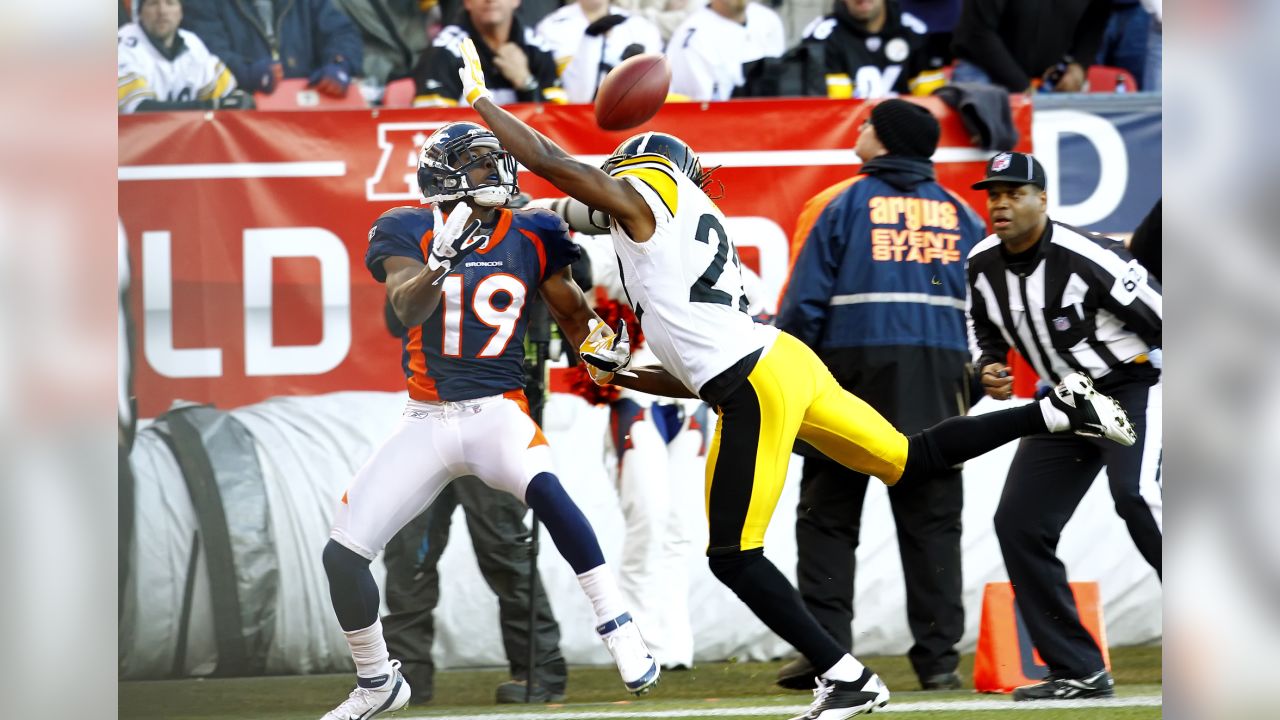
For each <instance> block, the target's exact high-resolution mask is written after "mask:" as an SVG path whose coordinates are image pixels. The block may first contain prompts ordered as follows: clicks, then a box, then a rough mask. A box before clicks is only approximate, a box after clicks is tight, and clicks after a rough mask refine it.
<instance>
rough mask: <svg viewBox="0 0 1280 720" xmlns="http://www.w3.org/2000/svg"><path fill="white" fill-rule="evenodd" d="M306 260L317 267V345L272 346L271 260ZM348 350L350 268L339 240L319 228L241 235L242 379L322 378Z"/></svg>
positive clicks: (260, 230)
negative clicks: (319, 314)
mask: <svg viewBox="0 0 1280 720" xmlns="http://www.w3.org/2000/svg"><path fill="white" fill-rule="evenodd" d="M278 257H308V258H311V257H313V258H316V259H318V260H319V261H320V304H321V307H322V318H323V322H322V326H321V327H322V328H323V329H322V333H321V340H320V342H319V343H317V344H315V345H289V346H277V345H275V344H274V339H273V335H272V327H271V275H272V260H274V259H275V258H278ZM350 350H351V267H350V261H349V260H348V258H347V249H346V247H345V246H344V245H343V244H342V240H341V239H339V238H338V236H337V235H334V234H333V233H332V232H329V231H328V230H325V229H324V228H315V227H310V228H271V229H248V230H245V231H244V371H245V375H248V376H254V375H321V374H324V373H327V372H329V371H330V370H332V369H334V368H335V367H337V366H338V365H339V364H340V363H341V362H342V361H343V360H344V359H346V357H347V353H348V352H349V351H350Z"/></svg>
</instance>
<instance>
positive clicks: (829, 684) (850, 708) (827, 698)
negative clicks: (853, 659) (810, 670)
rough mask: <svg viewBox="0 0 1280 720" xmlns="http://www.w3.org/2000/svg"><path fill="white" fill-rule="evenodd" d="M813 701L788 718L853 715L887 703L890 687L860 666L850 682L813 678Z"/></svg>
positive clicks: (825, 719) (827, 719)
mask: <svg viewBox="0 0 1280 720" xmlns="http://www.w3.org/2000/svg"><path fill="white" fill-rule="evenodd" d="M814 679H815V680H816V681H817V683H818V687H816V688H814V690H813V704H811V705H810V706H809V709H808V710H806V711H805V712H804V714H802V715H797V716H795V717H793V718H791V720H844V719H845V718H851V717H853V716H854V715H863V714H868V713H872V712H874V711H876V710H879V709H880V708H882V707H884V706H885V705H888V704H889V688H887V687H885V684H884V683H883V682H882V681H881V680H880V676H878V675H876V674H875V673H873V672H871V670H869V669H865V668H864V669H863V671H862V677H859V678H858V679H857V680H854V681H852V682H845V681H842V680H828V679H826V678H824V677H818V678H814Z"/></svg>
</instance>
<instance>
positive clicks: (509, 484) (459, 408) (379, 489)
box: [329, 395, 554, 560]
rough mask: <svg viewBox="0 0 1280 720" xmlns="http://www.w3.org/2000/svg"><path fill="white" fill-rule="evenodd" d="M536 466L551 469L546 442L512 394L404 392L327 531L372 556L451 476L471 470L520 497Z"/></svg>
mask: <svg viewBox="0 0 1280 720" xmlns="http://www.w3.org/2000/svg"><path fill="white" fill-rule="evenodd" d="M520 399H521V400H523V398H522V397H521V398H520ZM543 472H554V470H553V465H552V456H551V448H550V447H548V446H547V441H546V438H545V437H543V435H542V431H541V430H539V429H538V426H537V425H536V424H535V423H534V422H533V418H531V417H529V415H528V413H526V412H525V410H524V407H523V406H522V403H521V402H518V401H517V400H516V399H513V398H509V397H504V396H502V395H493V396H490V397H485V398H478V399H476V400H464V401H461V402H420V401H418V400H410V401H409V402H408V404H407V405H406V406H405V409H404V414H403V415H402V417H401V419H400V425H399V426H398V427H397V428H396V431H395V433H393V434H392V435H391V437H390V438H388V439H387V441H386V442H385V443H383V445H382V447H380V448H378V450H377V451H376V452H374V454H373V457H371V458H369V461H368V462H366V463H365V464H364V467H362V468H360V470H359V472H357V473H356V476H355V479H354V480H352V481H351V486H350V487H349V488H348V489H347V492H346V493H345V494H344V495H343V496H342V499H341V500H340V501H339V503H338V510H337V512H336V513H335V514H334V520H333V529H332V531H331V532H330V533H329V536H330V537H331V538H333V539H334V540H335V541H337V542H338V543H339V544H341V545H342V546H343V547H346V548H348V549H350V550H351V551H352V552H355V553H357V554H359V555H361V556H363V557H366V558H368V559H370V560H372V559H373V558H374V557H376V556H377V554H378V553H380V552H382V548H384V547H385V546H386V544H387V542H388V541H390V540H391V537H392V536H393V535H395V534H396V533H397V532H399V531H400V528H402V527H404V526H405V525H406V524H407V523H408V522H409V521H410V520H412V519H413V518H415V517H417V516H418V514H419V513H421V512H422V511H423V510H424V509H426V507H427V505H429V504H430V503H431V502H432V501H433V500H435V498H436V496H437V495H439V494H440V490H441V489H443V488H444V486H445V485H447V484H448V483H449V482H450V481H451V480H453V479H454V478H456V477H461V476H463V475H475V476H476V477H478V478H480V480H481V481H482V482H484V484H486V485H488V486H489V487H491V488H494V489H495V490H502V491H504V492H508V493H510V494H512V495H514V496H515V498H516V499H517V500H519V501H520V502H524V495H525V488H527V487H528V485H529V481H530V480H532V479H533V478H534V476H536V475H537V474H538V473H543Z"/></svg>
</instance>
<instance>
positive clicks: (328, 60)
mask: <svg viewBox="0 0 1280 720" xmlns="http://www.w3.org/2000/svg"><path fill="white" fill-rule="evenodd" d="M187 10H188V12H187V26H188V27H190V28H191V30H192V31H194V32H195V33H196V34H197V35H199V36H200V37H202V38H204V40H205V42H206V43H208V45H209V49H210V50H212V51H213V52H214V53H216V54H217V55H218V57H220V58H222V60H223V62H225V63H226V64H227V67H229V68H231V72H232V74H234V75H235V77H236V82H237V83H239V85H240V87H241V88H243V89H244V90H245V91H247V92H260V93H265V94H268V95H269V94H271V93H273V92H275V89H276V83H278V82H279V81H280V80H281V79H282V78H307V80H308V85H309V86H311V87H314V88H315V89H317V90H319V91H320V92H322V93H325V94H326V95H332V96H334V97H343V96H345V95H346V94H347V87H348V85H350V83H351V78H352V76H353V75H355V74H356V73H357V72H359V70H360V66H361V63H362V62H363V53H362V51H361V47H360V32H359V31H358V30H356V26H355V25H353V24H352V23H351V19H350V18H348V17H347V16H346V15H344V14H343V13H342V11H341V10H339V9H338V8H337V7H335V6H334V4H333V2H332V0H188V1H187Z"/></svg>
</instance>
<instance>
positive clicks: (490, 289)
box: [365, 205, 581, 401]
mask: <svg viewBox="0 0 1280 720" xmlns="http://www.w3.org/2000/svg"><path fill="white" fill-rule="evenodd" d="M498 213H499V217H498V222H497V225H496V227H494V229H493V232H492V234H491V235H490V237H489V240H487V241H486V242H485V243H484V245H483V246H482V247H481V248H480V249H479V250H476V251H475V252H473V253H471V254H470V255H468V256H467V257H466V259H464V260H463V262H462V265H461V266H460V267H457V268H454V269H453V271H451V272H450V273H449V274H448V275H446V276H445V277H444V278H443V279H442V280H441V281H440V285H441V290H442V292H441V297H440V304H439V305H438V306H437V307H436V309H435V312H433V313H432V314H431V316H430V317H428V318H427V320H426V322H424V323H422V324H421V325H419V326H417V327H411V328H409V331H408V333H407V334H406V335H405V338H404V341H403V343H404V352H403V353H402V355H401V365H402V366H403V368H404V375H405V378H406V380H407V381H408V385H409V396H410V397H412V398H414V399H415V400H428V401H431V400H469V399H472V398H478V397H485V396H487V395H501V394H503V393H506V392H509V391H513V390H522V389H523V388H524V334H525V330H526V329H527V328H528V325H529V314H528V312H527V307H528V304H529V303H530V302H532V301H533V296H534V294H535V293H536V292H537V291H538V286H539V285H541V284H542V281H543V280H544V279H545V278H547V277H548V276H550V275H552V274H553V273H555V272H557V271H559V270H560V269H562V268H564V267H566V266H567V265H569V264H571V263H573V262H574V261H575V260H577V259H578V257H579V255H580V254H581V250H579V248H578V246H577V245H575V244H573V242H572V241H570V240H569V229H568V228H567V227H566V226H565V224H564V221H563V220H561V219H560V217H559V216H558V215H556V214H554V213H552V212H549V211H547V210H533V209H527V210H515V211H511V210H499V211H498ZM434 222H435V220H434V216H433V213H432V211H431V207H430V206H428V205H424V206H422V207H399V208H395V209H392V210H388V211H387V212H386V213H383V215H382V217H379V218H378V220H377V221H376V222H375V223H374V224H373V228H372V229H371V230H370V231H369V249H368V251H367V252H366V253H365V266H366V267H368V268H369V272H370V273H371V274H372V275H373V277H374V279H375V280H377V281H378V282H386V280H387V274H386V270H385V269H384V268H383V266H382V261H383V260H385V259H386V258H388V257H391V256H393V255H400V256H403V257H408V258H413V259H414V260H417V261H418V262H421V263H426V257H427V254H428V253H429V252H430V250H431V239H432V231H433V229H434V228H433V225H434ZM484 233H485V229H483V228H482V229H481V230H480V234H484Z"/></svg>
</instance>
